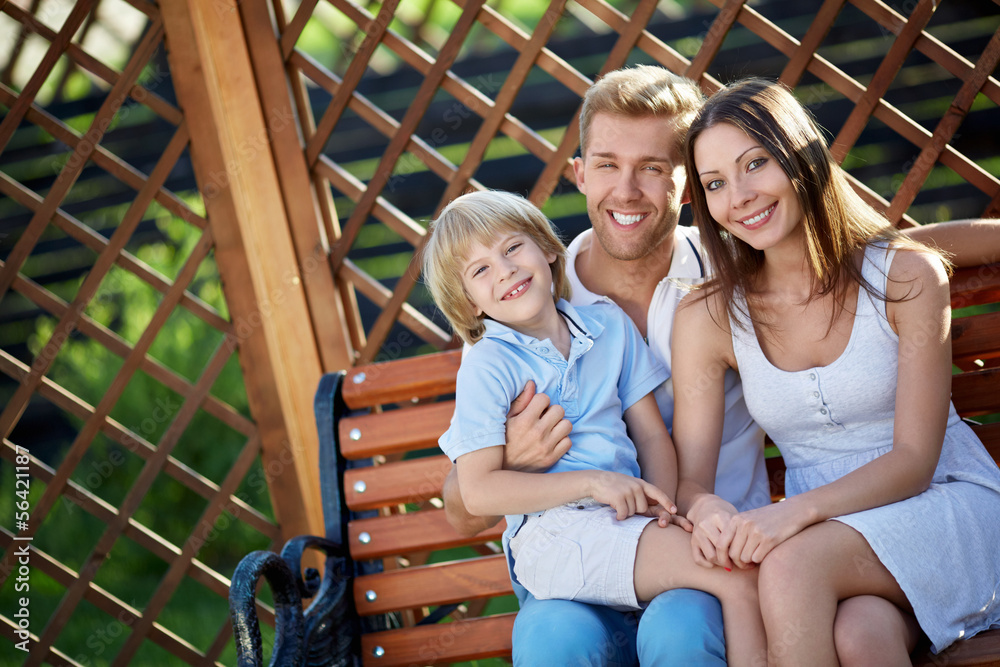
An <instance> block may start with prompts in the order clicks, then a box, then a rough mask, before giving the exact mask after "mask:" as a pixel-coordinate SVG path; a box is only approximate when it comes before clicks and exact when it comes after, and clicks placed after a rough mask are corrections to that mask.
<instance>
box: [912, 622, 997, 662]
mask: <svg viewBox="0 0 1000 667" xmlns="http://www.w3.org/2000/svg"><path fill="white" fill-rule="evenodd" d="M998 656H1000V630H987V631H986V632H980V633H979V634H978V635H976V636H975V637H972V638H971V639H966V640H964V641H959V642H955V643H954V644H952V645H951V646H949V647H948V648H947V649H945V650H944V651H942V652H941V653H938V654H937V655H932V654H931V653H930V651H928V652H927V653H926V654H925V655H922V656H917V657H916V658H915V659H914V661H913V665H914V667H940V666H941V665H948V667H973V666H975V665H979V666H985V665H990V666H992V667H996V666H997V665H1000V657H998Z"/></svg>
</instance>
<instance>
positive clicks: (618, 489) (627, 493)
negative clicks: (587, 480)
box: [587, 471, 677, 521]
mask: <svg viewBox="0 0 1000 667" xmlns="http://www.w3.org/2000/svg"><path fill="white" fill-rule="evenodd" d="M587 495H589V496H590V497H591V498H593V499H594V500H596V501H597V502H599V503H603V504H605V505H610V506H611V507H613V508H614V509H615V511H616V512H617V518H618V520H619V521H621V520H623V519H627V518H628V517H630V516H632V515H633V514H644V515H647V516H651V515H648V514H647V513H648V512H649V511H650V508H651V507H654V506H656V505H660V506H662V507H663V508H665V509H664V511H665V512H666V513H667V514H668V515H670V514H675V513H676V512H677V506H676V505H674V502H673V501H672V500H671V499H670V498H669V497H668V496H667V494H666V493H664V492H663V491H661V490H660V489H659V488H657V487H655V486H653V485H652V484H650V483H649V482H647V481H646V480H643V479H639V478H638V477H632V476H630V475H623V474H621V473H617V472H606V471H604V472H597V473H595V474H594V478H593V480H592V481H591V484H590V493H588V494H587Z"/></svg>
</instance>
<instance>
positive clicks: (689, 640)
mask: <svg viewBox="0 0 1000 667" xmlns="http://www.w3.org/2000/svg"><path fill="white" fill-rule="evenodd" d="M513 641H514V651H513V658H514V665H521V666H525V667H527V666H529V665H560V666H563V665H565V666H566V667H597V666H601V667H635V665H638V664H640V663H641V664H643V665H657V666H660V665H667V666H670V665H685V666H689V665H691V666H694V665H699V666H700V665H718V666H720V667H724V666H725V664H726V645H725V640H724V637H723V631H722V606H721V605H720V604H719V601H718V600H717V599H716V598H715V597H713V596H711V595H709V594H708V593H703V592H701V591H695V590H689V589H679V590H673V591H667V592H666V593H662V594H660V595H658V596H657V597H656V598H654V599H653V601H652V602H651V603H650V604H649V606H648V607H647V608H646V610H645V611H644V612H643V613H642V615H641V617H640V619H639V621H638V623H637V622H636V614H634V613H623V612H620V611H615V610H613V609H609V608H607V607H598V606H594V605H589V604H585V603H583V602H573V601H570V600H536V599H535V598H533V597H531V596H530V595H529V596H528V597H527V599H526V600H525V602H524V603H523V604H522V605H521V610H520V611H519V612H518V613H517V618H516V619H515V620H514V640H513Z"/></svg>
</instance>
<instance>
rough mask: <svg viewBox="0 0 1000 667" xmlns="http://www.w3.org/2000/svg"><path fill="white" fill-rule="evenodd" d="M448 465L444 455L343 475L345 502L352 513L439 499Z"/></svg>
mask: <svg viewBox="0 0 1000 667" xmlns="http://www.w3.org/2000/svg"><path fill="white" fill-rule="evenodd" d="M449 470H451V461H450V460H449V459H448V457H447V456H444V455H443V454H442V455H440V456H427V457H424V458H420V459H413V460H409V461H398V462H395V463H386V464H384V465H379V466H366V467H364V468H352V469H350V470H347V471H346V472H345V473H344V498H345V500H346V501H347V506H348V507H349V508H351V509H352V510H354V511H361V510H370V509H376V508H379V507H386V506H387V505H398V504H400V503H418V502H420V501H423V500H427V499H428V498H440V497H441V487H442V486H443V485H444V479H445V477H447V475H448V471H449Z"/></svg>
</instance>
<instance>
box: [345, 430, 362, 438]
mask: <svg viewBox="0 0 1000 667" xmlns="http://www.w3.org/2000/svg"><path fill="white" fill-rule="evenodd" d="M347 436H348V437H349V438H350V439H351V440H360V439H361V429H360V428H352V429H351V432H350V433H348V434H347Z"/></svg>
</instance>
